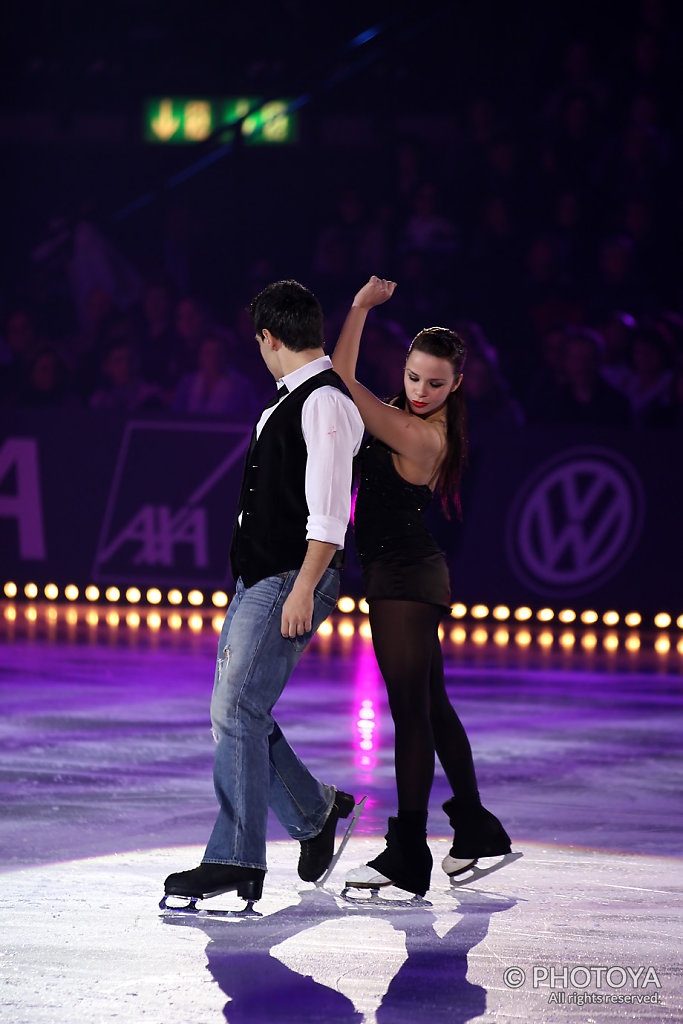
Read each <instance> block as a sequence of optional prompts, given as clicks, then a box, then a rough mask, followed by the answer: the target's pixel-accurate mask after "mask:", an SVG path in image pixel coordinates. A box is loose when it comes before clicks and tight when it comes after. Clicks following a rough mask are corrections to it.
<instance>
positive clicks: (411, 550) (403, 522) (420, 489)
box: [354, 439, 439, 565]
mask: <svg viewBox="0 0 683 1024" xmlns="http://www.w3.org/2000/svg"><path fill="white" fill-rule="evenodd" d="M358 461H359V465H360V482H359V484H358V494H357V497H356V509H355V514H354V530H355V536H356V548H357V549H358V557H359V558H360V560H361V563H362V564H364V565H366V564H367V563H368V562H371V561H373V560H374V559H376V558H383V557H385V556H386V557H388V556H392V557H395V558H398V559H400V560H401V561H402V562H404V561H410V560H412V559H414V558H420V557H422V556H424V555H427V554H433V553H434V552H437V551H439V547H438V545H437V543H436V541H435V540H434V538H433V537H432V535H431V533H430V532H429V530H428V529H427V527H426V526H425V524H424V519H423V514H424V511H425V509H426V508H427V506H428V505H429V503H430V501H431V498H432V492H431V491H430V489H429V487H427V485H426V484H411V483H409V482H408V481H407V480H404V479H403V477H402V476H401V475H400V474H399V473H398V472H397V471H396V467H395V466H394V462H393V459H392V457H391V449H389V448H388V447H387V446H386V445H385V444H383V443H382V442H381V441H377V440H374V439H373V440H371V441H370V442H369V443H368V444H365V445H364V446H363V448H362V449H361V451H360V453H359V455H358Z"/></svg>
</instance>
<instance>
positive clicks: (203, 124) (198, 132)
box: [144, 96, 297, 145]
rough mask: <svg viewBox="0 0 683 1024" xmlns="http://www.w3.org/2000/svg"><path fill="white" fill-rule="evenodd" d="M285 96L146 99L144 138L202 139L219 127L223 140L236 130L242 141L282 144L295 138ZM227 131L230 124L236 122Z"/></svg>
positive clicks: (183, 141)
mask: <svg viewBox="0 0 683 1024" xmlns="http://www.w3.org/2000/svg"><path fill="white" fill-rule="evenodd" d="M288 103H289V101H288V100H270V101H269V102H268V103H263V101H262V100H261V99H259V98H258V97H254V96H251V97H248V96H240V97H235V98H226V99H217V100H208V99H195V98H190V97H177V96H176V97H164V98H157V99H151V100H147V102H146V103H145V114H144V138H145V141H146V142H154V143H157V144H160V143H161V144H166V145H168V144H181V145H187V144H189V143H194V142H202V141H203V140H204V139H208V137H209V135H211V134H212V133H213V132H216V131H218V129H220V128H224V129H225V130H224V131H223V132H222V133H221V135H222V138H223V140H224V141H229V140H230V139H233V138H234V137H235V131H237V130H239V132H240V134H241V136H242V139H243V140H244V142H245V143H247V144H251V145H282V144H284V143H289V142H295V141H296V135H297V117H296V114H294V113H291V112H288V110H287V106H288ZM238 123H239V128H237V127H235V128H233V129H232V131H230V128H231V126H233V125H234V126H237V125H238Z"/></svg>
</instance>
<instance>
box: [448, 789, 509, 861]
mask: <svg viewBox="0 0 683 1024" xmlns="http://www.w3.org/2000/svg"><path fill="white" fill-rule="evenodd" d="M443 809H444V811H445V812H446V814H447V815H448V820H449V822H450V824H451V828H452V829H453V845H452V846H451V848H450V850H449V852H448V854H447V856H446V857H444V859H443V861H442V862H441V866H442V868H443V869H444V871H445V872H446V874H447V875H450V876H453V875H458V874H460V873H461V872H463V871H466V870H467V869H468V868H470V867H472V866H473V865H474V864H476V862H477V860H478V859H479V857H498V856H502V855H503V854H506V853H510V837H509V835H508V834H507V832H506V831H505V829H504V828H503V826H502V825H501V823H500V822H499V821H498V818H496V816H495V814H491V812H490V811H487V810H486V808H485V807H483V806H482V805H481V804H474V803H460V802H458V801H457V800H456V799H455V797H452V798H451V799H450V800H447V801H446V803H445V804H444V805H443Z"/></svg>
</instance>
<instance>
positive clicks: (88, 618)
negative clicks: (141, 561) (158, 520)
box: [4, 605, 683, 654]
mask: <svg viewBox="0 0 683 1024" xmlns="http://www.w3.org/2000/svg"><path fill="white" fill-rule="evenodd" d="M45 615H46V618H47V621H48V622H50V623H53V624H54V623H56V622H57V621H58V619H59V616H60V613H59V611H58V609H57V608H55V607H50V608H47V610H46V612H45ZM4 616H5V619H7V620H8V621H9V622H15V621H16V620H17V618H18V612H17V609H16V607H14V606H13V605H10V606H8V607H7V608H5V610H4ZM81 617H82V621H84V622H86V623H87V625H89V626H91V627H95V626H98V625H99V624H100V622H105V623H106V624H107V625H109V626H111V627H116V626H119V625H120V624H121V623H122V622H123V623H125V625H126V626H128V627H130V628H132V629H137V628H138V627H139V626H141V625H142V624H143V621H144V623H145V625H146V626H147V627H148V628H149V629H151V630H158V629H160V628H161V626H162V625H163V623H164V618H163V617H162V615H161V614H160V613H159V612H149V613H148V614H147V615H146V617H145V618H144V620H143V618H142V617H141V616H140V614H139V613H138V612H137V611H134V610H129V611H128V612H126V613H125V614H119V612H118V611H116V610H115V609H113V608H112V609H110V610H108V611H107V612H106V613H105V614H103V615H101V613H100V612H98V611H97V609H95V608H90V609H88V610H87V611H86V612H85V613H83V612H82V611H81V612H80V615H79V610H78V608H67V609H66V612H65V613H64V618H65V620H66V622H67V623H68V624H69V625H71V626H75V625H77V624H78V622H79V620H80V619H81ZM24 618H25V619H26V620H27V621H28V622H37V620H38V610H37V608H36V607H35V606H34V605H30V606H28V607H27V608H25V609H24ZM165 621H166V624H167V626H168V627H169V628H170V629H171V630H174V631H177V630H180V629H181V628H182V627H183V622H184V620H183V617H182V616H181V615H180V614H179V613H178V612H171V613H170V614H168V615H167V616H166V619H165ZM205 622H206V619H205V618H204V617H203V616H202V615H201V614H198V613H195V614H192V615H190V616H189V617H188V618H187V620H186V623H187V626H188V627H189V628H190V629H191V630H192V632H194V633H199V632H201V631H202V629H203V628H204V625H205ZM222 625H223V615H220V614H219V615H214V616H213V617H212V619H211V626H212V628H213V629H214V631H215V632H217V633H219V632H220V630H221V627H222ZM334 632H335V624H334V623H333V622H331V621H330V620H329V619H328V620H326V621H325V622H323V623H322V624H321V626H320V628H319V629H318V635H319V636H320V637H322V638H323V639H327V638H328V637H331V636H332V635H333V633H334ZM336 632H337V634H338V635H339V636H341V637H343V638H345V639H348V638H350V637H352V636H354V635H355V633H356V632H358V635H359V636H361V637H362V638H363V639H365V640H369V639H370V638H371V636H372V632H371V630H370V623H369V622H367V621H366V622H362V623H361V624H360V626H358V629H357V630H356V626H355V625H354V623H353V622H352V621H351V620H349V619H345V620H342V621H341V622H338V623H336ZM446 635H447V634H446V631H445V630H444V629H443V627H439V638H440V639H441V640H443V639H444V638H445V637H446ZM468 635H469V639H470V641H471V642H472V643H474V644H476V645H484V644H487V643H488V642H489V640H492V641H493V643H494V644H496V646H498V647H503V646H505V645H507V644H508V643H510V642H511V641H514V643H515V644H516V645H517V646H518V647H529V646H530V645H531V644H533V643H534V642H535V643H536V644H537V645H538V646H539V647H541V648H544V649H549V648H551V647H553V646H554V645H555V643H557V644H558V645H559V647H561V648H562V649H563V650H565V651H571V650H573V649H574V647H575V646H576V644H577V637H576V635H575V634H574V633H573V632H571V631H570V630H565V631H564V632H563V633H561V634H560V635H559V636H556V635H555V634H553V633H552V632H550V630H542V631H541V632H539V633H537V634H536V635H535V636H534V635H532V634H531V633H530V632H529V630H528V629H526V628H524V627H523V626H518V627H514V631H513V633H512V634H510V631H509V630H508V629H506V628H503V627H498V628H497V629H495V630H494V632H493V633H492V634H489V632H488V630H486V629H484V628H483V627H481V626H478V627H475V628H474V629H471V630H470V632H469V634H468V631H467V630H466V629H465V627H464V626H454V627H453V628H452V629H451V630H450V632H449V633H448V639H449V640H450V641H451V642H452V643H454V644H458V645H459V644H464V643H465V641H466V640H467V639H468ZM579 643H580V646H581V647H582V648H583V649H584V650H585V651H593V650H595V649H597V648H598V647H599V646H602V648H603V649H604V650H606V651H608V652H613V651H616V650H618V649H619V647H620V646H623V647H624V649H625V650H627V651H630V652H631V653H636V652H637V651H639V650H640V649H641V639H640V637H639V635H638V634H637V633H635V632H634V633H630V634H629V635H628V636H627V637H626V638H625V639H624V640H623V641H622V640H621V639H620V638H619V636H618V634H617V633H615V632H608V633H606V634H605V635H604V636H603V637H601V638H598V637H597V636H596V634H595V633H592V632H586V633H584V634H583V635H582V636H581V637H580V640H579ZM653 646H654V649H655V650H656V651H657V652H658V653H659V654H667V653H668V652H669V651H670V650H671V647H672V644H671V641H670V639H669V637H668V635H666V634H662V635H661V636H658V637H657V639H656V640H655V643H654V645H653ZM676 650H677V651H678V653H679V654H683V638H681V639H680V640H679V641H678V642H677V644H676Z"/></svg>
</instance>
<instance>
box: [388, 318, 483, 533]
mask: <svg viewBox="0 0 683 1024" xmlns="http://www.w3.org/2000/svg"><path fill="white" fill-rule="evenodd" d="M411 352H425V353H426V354H427V355H429V356H436V358H437V359H447V360H448V362H449V363H450V364H451V367H452V368H453V373H454V374H455V376H456V377H459V376H460V375H461V374H462V371H463V367H464V365H465V358H466V356H467V350H466V348H465V342H464V341H463V340H462V338H461V337H460V335H459V334H456V333H455V331H450V330H448V328H447V327H425V328H424V329H423V330H421V331H420V333H419V334H417V335H416V336H415V338H413V341H412V343H411V346H410V348H409V349H408V356H409V355H410V353H411ZM406 358H407V357H406ZM396 405H398V406H399V407H400V408H401V409H405V407H406V392H405V388H403V389H402V390H401V392H400V394H399V395H398V397H397V399H396ZM466 461H467V413H466V409H465V396H464V395H463V391H462V387H458V388H456V390H455V391H451V393H450V395H449V396H448V398H447V399H446V454H445V455H444V458H443V460H442V462H441V466H440V467H439V476H438V479H437V482H436V490H437V491H438V494H439V497H440V498H441V505H442V507H443V510H444V513H445V515H446V516H447V517H448V518H450V512H449V506H450V504H451V502H452V503H453V505H454V506H455V510H456V514H457V515H458V518H460V516H461V508H460V498H459V494H458V492H459V489H460V478H461V476H462V471H463V469H464V466H465V463H466Z"/></svg>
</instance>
